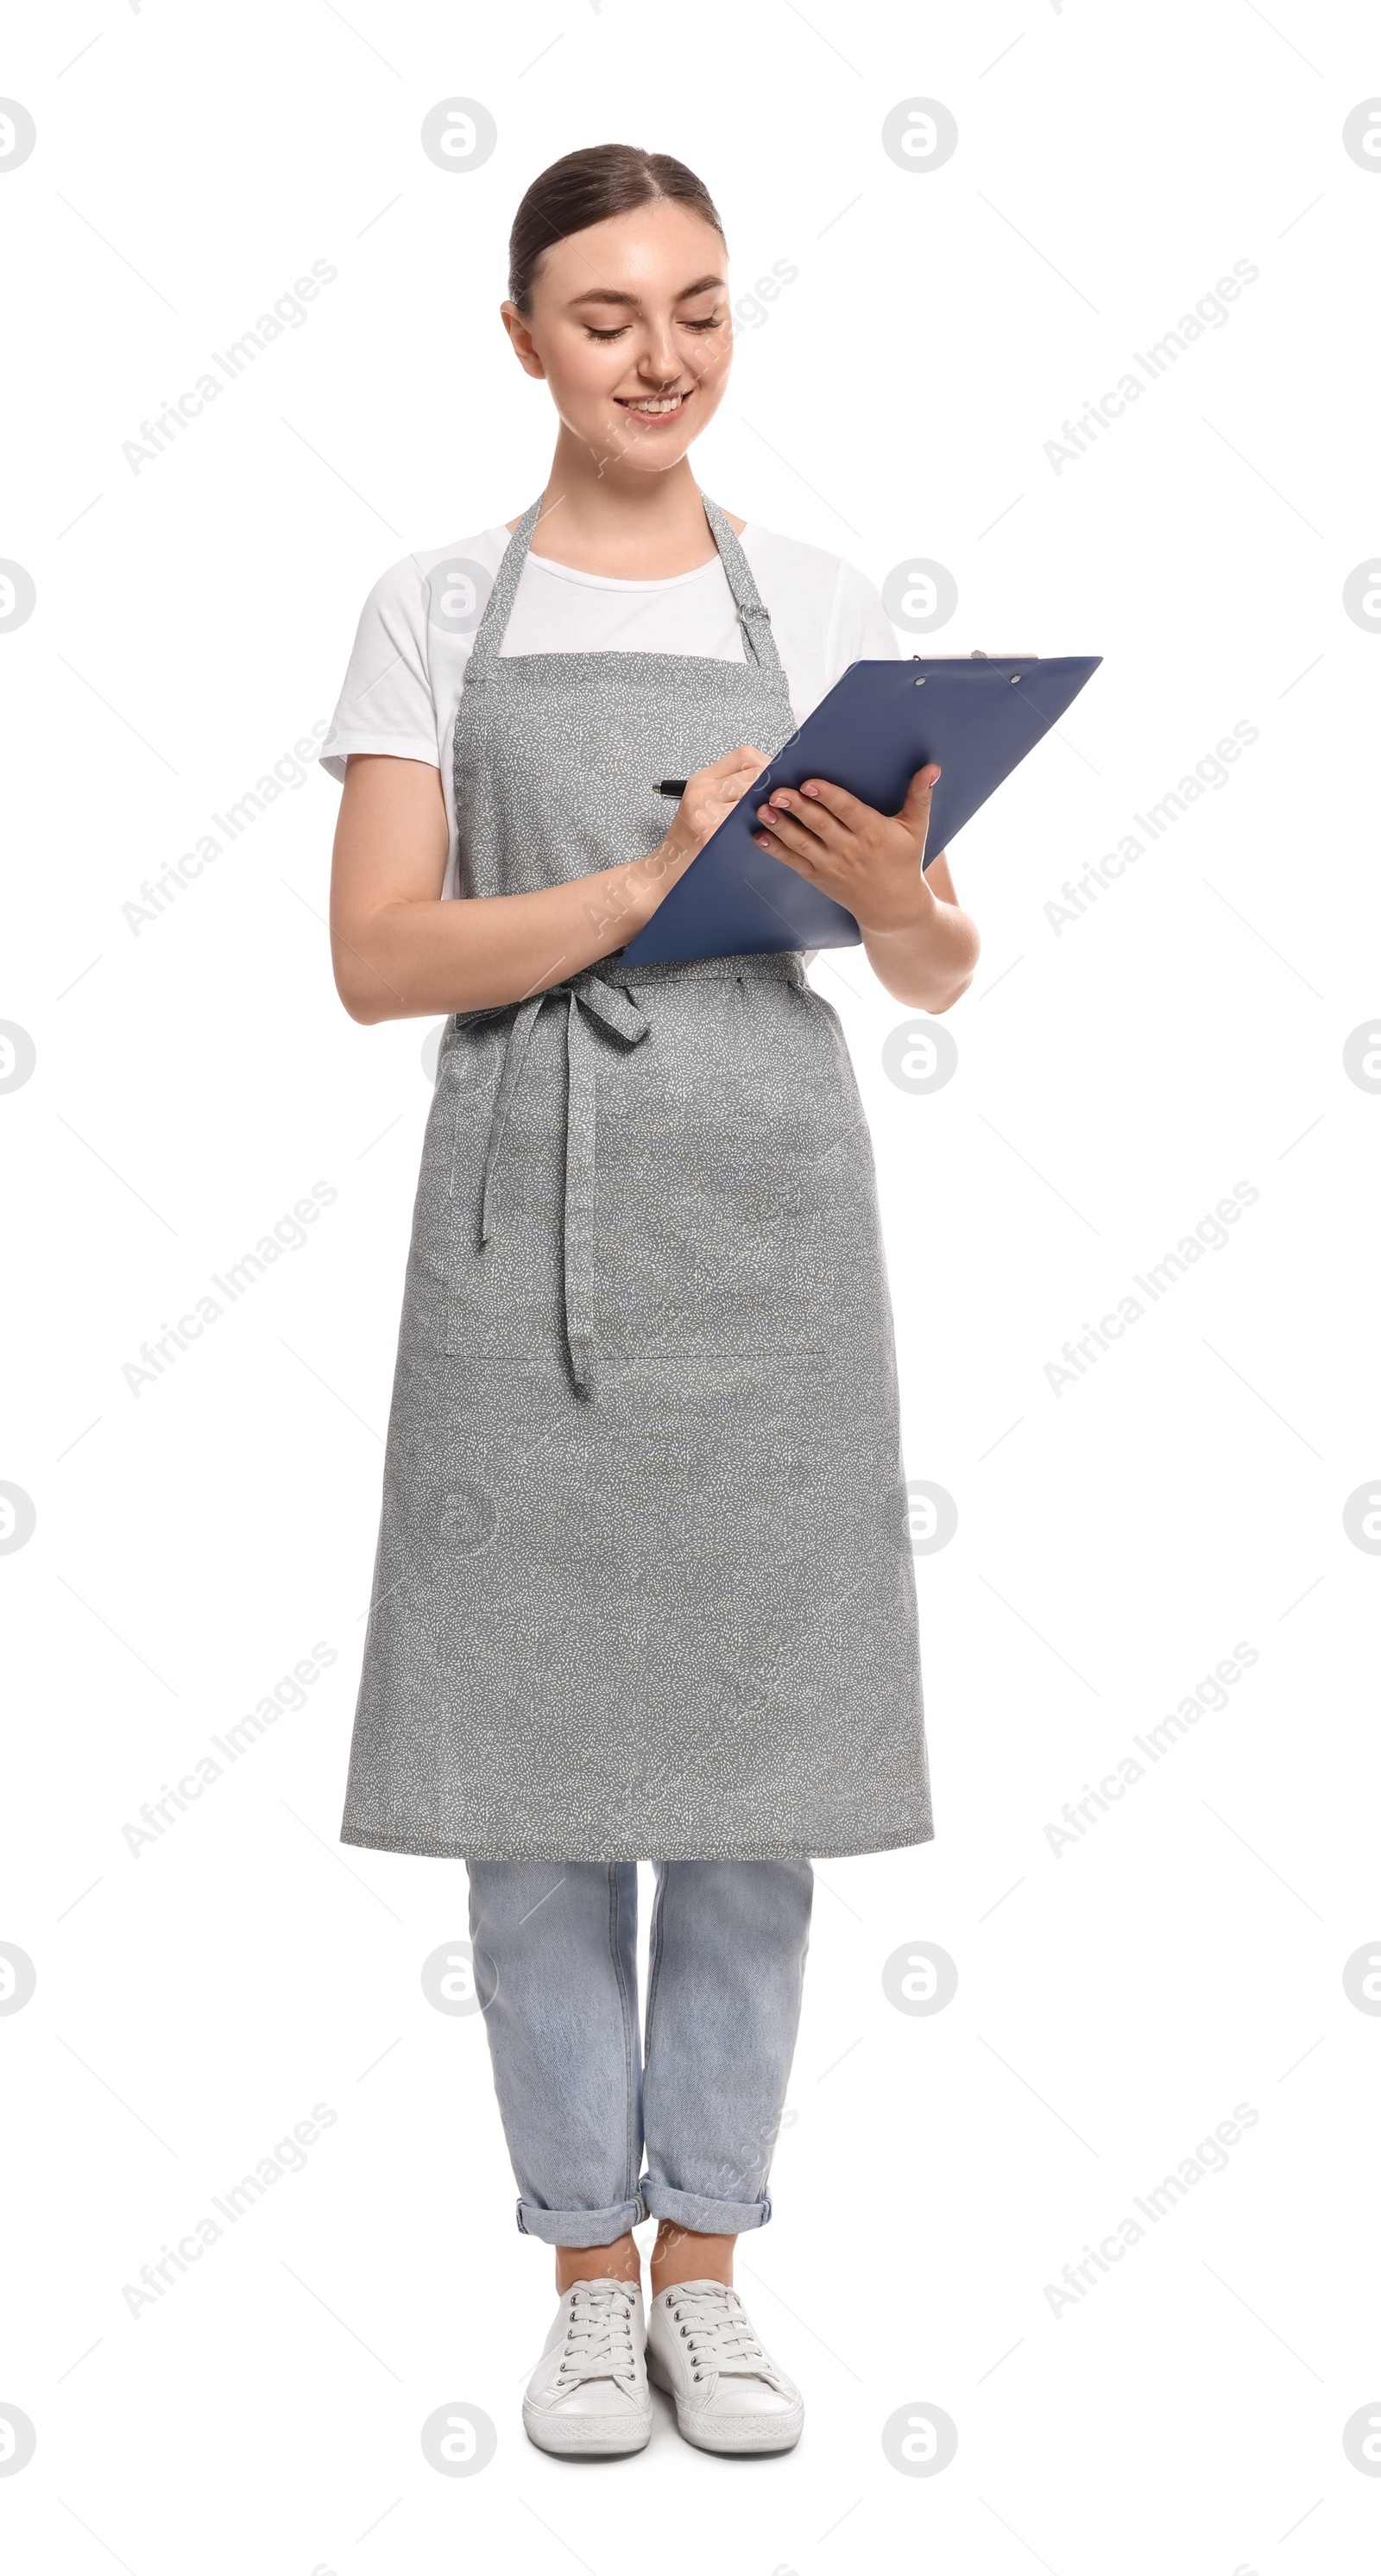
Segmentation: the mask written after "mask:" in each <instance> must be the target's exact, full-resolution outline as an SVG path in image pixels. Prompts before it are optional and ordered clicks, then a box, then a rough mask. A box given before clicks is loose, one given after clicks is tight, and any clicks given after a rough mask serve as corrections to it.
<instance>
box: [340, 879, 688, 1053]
mask: <svg viewBox="0 0 1381 2576" xmlns="http://www.w3.org/2000/svg"><path fill="white" fill-rule="evenodd" d="M669 840H670V836H668V841H664V842H662V843H661V845H660V846H659V847H658V848H657V849H656V850H654V851H652V852H651V854H650V855H649V856H648V857H647V858H645V859H639V860H636V861H634V862H633V863H632V864H631V865H630V866H628V867H620V868H603V869H601V870H600V871H599V873H598V874H597V875H595V876H589V877H575V878H573V879H572V880H571V882H570V883H569V884H568V885H557V886H547V887H544V888H543V889H542V891H541V893H539V894H505V895H484V896H479V897H477V898H475V899H474V900H473V901H461V902H458V903H456V902H450V901H447V902H442V901H441V900H440V899H439V898H436V897H433V898H431V899H427V898H425V897H423V898H411V897H406V896H404V897H398V898H395V899H393V900H392V901H389V902H385V903H381V904H379V905H378V906H377V907H376V908H374V909H372V910H371V911H370V912H369V913H368V914H367V915H366V916H364V917H363V918H362V919H359V920H353V919H352V920H351V921H350V923H349V924H348V925H346V924H343V923H333V932H332V944H333V949H334V953H335V964H336V985H337V989H338V991H339V993H340V996H341V999H342V1001H343V1002H344V1004H345V1007H346V1009H347V1010H348V1011H349V1013H350V1016H351V1018H352V1019H354V1020H361V1021H364V1022H366V1023H370V1024H372V1023H373V1022H375V1021H378V1020H404V1019H413V1018H416V1017H420V1016H422V1015H424V1014H426V1015H430V1014H431V1013H433V1012H436V1011H447V1012H449V1011H482V1010H491V1009H494V1008H496V1007H498V1006H500V1005H501V1004H503V1003H506V1002H519V1001H522V1000H523V999H525V997H526V996H527V995H528V994H529V993H540V992H543V991H545V990H546V988H547V986H548V985H550V984H559V983H562V982H563V981H564V980H565V978H566V977H567V976H569V975H578V974H579V973H580V971H581V968H582V967H585V966H593V965H594V964H595V963H596V961H597V959H599V958H601V957H607V956H609V955H610V953H611V951H612V950H614V949H615V948H622V947H623V945H624V944H625V942H626V941H627V940H630V939H633V938H635V937H636V935H637V933H638V931H639V930H640V929H641V928H642V926H643V923H644V922H645V921H646V920H647V919H648V918H649V916H650V915H651V914H652V913H653V912H654V911H655V910H656V907H657V905H658V904H659V903H660V901H661V899H662V896H663V894H664V893H665V892H666V890H667V888H668V886H669V885H672V884H674V882H675V880H676V878H677V877H678V876H679V875H680V874H681V873H682V870H683V869H684V868H685V867H686V865H687V864H688V861H689V857H690V855H691V854H690V852H689V851H687V852H686V853H685V854H684V855H678V854H677V852H676V851H675V849H674V848H670V847H669V846H668V842H669Z"/></svg>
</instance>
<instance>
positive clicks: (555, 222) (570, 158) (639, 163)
mask: <svg viewBox="0 0 1381 2576" xmlns="http://www.w3.org/2000/svg"><path fill="white" fill-rule="evenodd" d="M659 197H674V198H675V199H676V200H677V202H678V204H680V205H683V206H691V207H693V208H694V210H695V212H696V214H698V215H701V216H703V217H704V220H705V222H706V223H707V224H713V226H714V229H715V231H716V232H717V233H718V235H719V237H720V240H721V241H722V240H723V238H724V226H723V225H722V223H721V222H720V220H719V216H718V214H717V212H716V210H715V204H714V200H713V198H712V197H711V195H710V192H709V189H708V188H707V187H706V185H705V182H704V180H703V179H697V177H696V175H695V172H694V171H693V170H688V169H687V168H686V165H685V162H684V161H674V160H673V159H672V156H671V154H670V153H669V152H642V151H640V150H639V149H638V147H637V145H636V144H633V143H593V144H591V145H589V147H588V148H587V149H586V150H585V151H583V152H567V153H564V154H563V156H562V158H561V159H560V160H559V161H553V163H552V165H551V168H550V169H549V170H543V171H542V172H541V174H540V176H539V177H537V178H536V179H534V180H533V183H532V185H531V187H530V188H529V189H528V191H527V194H526V196H525V197H524V199H523V202H522V204H521V205H520V206H519V208H518V211H517V213H516V215H515V216H514V218H513V230H512V232H511V234H510V235H509V242H508V292H509V294H510V296H511V297H512V300H513V302H514V303H515V304H516V305H517V307H518V310H519V312H520V313H523V314H526V313H528V312H530V311H531V309H532V287H533V280H534V278H535V277H536V275H537V271H538V268H539V266H540V264H541V261H542V257H543V254H544V253H545V252H547V251H549V250H551V249H552V248H553V246H554V245H555V243H557V242H560V241H567V240H568V239H569V238H570V235H571V234H572V233H583V232H584V231H585V229H586V227H587V226H588V225H590V224H602V223H605V222H607V220H608V218H609V216H610V215H625V214H627V213H628V212H629V211H630V209H631V208H632V207H634V206H649V205H652V204H654V203H655V201H656V200H657V198H659Z"/></svg>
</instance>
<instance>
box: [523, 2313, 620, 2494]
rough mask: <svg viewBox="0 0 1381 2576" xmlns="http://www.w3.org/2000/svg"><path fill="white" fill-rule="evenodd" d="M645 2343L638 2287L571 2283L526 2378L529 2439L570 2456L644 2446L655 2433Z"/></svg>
mask: <svg viewBox="0 0 1381 2576" xmlns="http://www.w3.org/2000/svg"><path fill="white" fill-rule="evenodd" d="M646 2344H647V2326H646V2323H645V2321H644V2317H643V2294H642V2288H641V2285H640V2283H638V2282H637V2281H575V2282H573V2283H572V2285H571V2287H570V2289H569V2290H567V2291H566V2292H565V2295H564V2296H563V2298H562V2301H561V2305H560V2307H559V2308H558V2309H557V2311H556V2320H555V2323H554V2324H553V2326H552V2330H551V2333H550V2334H549V2335H548V2337H547V2340H546V2342H545V2344H544V2345H543V2348H542V2358H541V2360H540V2361H539V2362H538V2364H537V2367H536V2369H535V2370H534V2372H533V2374H532V2377H531V2379H530V2380H529V2381H528V2387H527V2395H526V2396H525V2398H524V2399H523V2429H524V2431H525V2432H526V2434H527V2437H528V2440H529V2441H530V2442H535V2443H536V2445H537V2448H538V2450H539V2451H559V2452H561V2453H562V2454H563V2455H564V2456H565V2457H566V2458H568V2459H570V2458H578V2459H612V2458H615V2457H617V2455H618V2454H619V2453H620V2452H623V2451H641V2450H643V2449H645V2448H646V2445H647V2443H648V2441H649V2440H650V2438H651V2434H652V2401H651V2399H650V2398H649V2396H648V2393H647V2368H646V2364H645V2362H644V2359H643V2354H644V2351H645V2348H646Z"/></svg>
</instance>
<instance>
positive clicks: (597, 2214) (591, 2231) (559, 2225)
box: [518, 2192, 694, 2246]
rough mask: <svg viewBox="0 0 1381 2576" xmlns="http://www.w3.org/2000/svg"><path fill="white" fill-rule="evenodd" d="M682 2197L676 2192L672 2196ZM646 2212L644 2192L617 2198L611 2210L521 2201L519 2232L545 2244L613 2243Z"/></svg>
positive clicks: (625, 2233)
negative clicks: (545, 2206)
mask: <svg viewBox="0 0 1381 2576" xmlns="http://www.w3.org/2000/svg"><path fill="white" fill-rule="evenodd" d="M680 2197H682V2195H681V2194H679V2193H675V2192H673V2194H672V2198H673V2199H678V2198H680ZM647 2215H648V2211H647V2206H646V2204H645V2202H644V2200H643V2198H642V2196H641V2194H639V2196H638V2198H637V2199H636V2200H618V2201H615V2203H614V2206H613V2208H612V2209H539V2208H538V2206H537V2203H536V2201H535V2200H520V2201H519V2203H518V2233H519V2235H520V2236H540V2237H541V2240H542V2242H543V2244H544V2245H581V2246H583V2245H613V2244H614V2243H615V2242H616V2241H617V2239H618V2238H619V2237H620V2236H626V2235H627V2234H628V2231H629V2229H630V2228H632V2227H636V2226H637V2225H638V2222H639V2220H640V2219H644V2218H646V2217H647ZM693 2223H694V2222H692V2224H693Z"/></svg>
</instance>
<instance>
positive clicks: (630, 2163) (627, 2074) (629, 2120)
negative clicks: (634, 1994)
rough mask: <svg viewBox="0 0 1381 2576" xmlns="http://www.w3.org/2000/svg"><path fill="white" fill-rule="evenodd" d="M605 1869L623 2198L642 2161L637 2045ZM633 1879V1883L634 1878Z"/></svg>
mask: <svg viewBox="0 0 1381 2576" xmlns="http://www.w3.org/2000/svg"><path fill="white" fill-rule="evenodd" d="M608 1870H609V1954H610V1957H611V1958H612V1960H613V1963H614V1974H615V1976H616V1977H617V1979H618V1987H619V2004H620V2007H621V2009H622V2013H623V2086H624V2137H623V2176H624V2193H623V2196H624V2199H625V2200H636V2199H637V2198H638V2166H639V2165H640V2164H641V2162H642V2141H641V2139H639V2138H637V2137H636V2136H635V2134H634V2131H635V2125H636V2124H635V2113H634V2091H635V2087H634V2082H633V2062H634V2051H635V2048H636V2045H637V2036H636V2031H635V2028H634V2023H633V2017H632V2014H631V2013H630V2010H629V2001H628V1980H627V1978H626V1976H625V1975H624V1968H623V1954H622V1952H621V1950H620V1948H619V1863H618V1862H617V1861H610V1862H609V1864H608ZM634 1883H635V1885H636V1880H635V1882H634Z"/></svg>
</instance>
